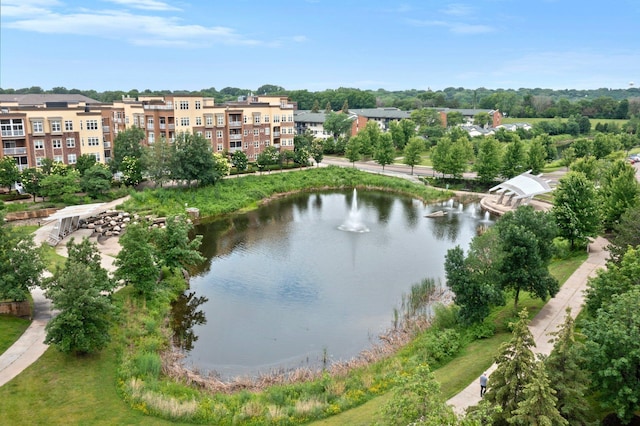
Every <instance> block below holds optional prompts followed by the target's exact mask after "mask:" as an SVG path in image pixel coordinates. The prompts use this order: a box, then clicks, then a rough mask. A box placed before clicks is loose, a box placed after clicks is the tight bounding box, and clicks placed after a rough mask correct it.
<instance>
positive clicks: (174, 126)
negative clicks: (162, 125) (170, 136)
mask: <svg viewBox="0 0 640 426" xmlns="http://www.w3.org/2000/svg"><path fill="white" fill-rule="evenodd" d="M167 128H168V129H169V130H175V129H176V125H175V124H173V123H169V124H167Z"/></svg>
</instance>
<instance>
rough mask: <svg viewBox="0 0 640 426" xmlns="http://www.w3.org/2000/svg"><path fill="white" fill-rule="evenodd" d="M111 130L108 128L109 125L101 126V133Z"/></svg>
mask: <svg viewBox="0 0 640 426" xmlns="http://www.w3.org/2000/svg"><path fill="white" fill-rule="evenodd" d="M109 132H111V129H110V128H109V126H102V133H109Z"/></svg>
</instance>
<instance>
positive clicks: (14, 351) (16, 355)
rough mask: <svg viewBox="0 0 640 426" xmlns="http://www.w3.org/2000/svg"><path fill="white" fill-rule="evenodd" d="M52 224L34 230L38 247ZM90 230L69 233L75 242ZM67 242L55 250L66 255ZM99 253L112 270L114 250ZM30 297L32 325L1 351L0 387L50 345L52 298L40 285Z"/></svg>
mask: <svg viewBox="0 0 640 426" xmlns="http://www.w3.org/2000/svg"><path fill="white" fill-rule="evenodd" d="M122 201H123V199H120V200H116V201H112V202H110V203H107V204H105V205H104V206H103V209H104V210H105V211H106V210H111V209H114V208H115V207H116V206H117V205H119V204H121V203H122ZM53 226H54V222H50V223H48V224H46V225H44V226H41V227H40V228H38V229H37V230H36V232H35V233H34V236H33V240H34V242H35V244H36V245H37V246H39V245H40V244H41V243H45V244H47V243H46V241H47V238H48V236H49V233H50V232H51V229H52V228H53ZM91 233H93V231H92V230H87V229H80V230H78V231H76V232H74V233H72V234H71V236H73V237H74V238H75V239H76V242H79V240H81V239H82V237H85V236H86V237H88V236H89V235H90V234H91ZM67 241H69V237H67V238H65V239H64V240H62V241H61V243H60V244H58V246H57V247H56V252H57V253H59V254H61V255H63V256H66V253H67V250H66V249H67V247H66V245H65V243H66V242H67ZM116 244H117V240H116V239H113V241H111V242H110V243H109V245H110V246H114V245H116ZM115 250H116V251H115V252H116V253H117V248H115ZM100 254H101V256H102V259H101V264H102V267H103V268H105V269H106V270H107V271H110V272H113V271H114V270H115V267H114V266H113V261H114V257H113V250H112V251H111V252H110V251H109V250H102V249H101V250H100ZM31 297H32V298H33V305H34V306H33V311H34V312H33V320H32V321H31V325H29V327H28V328H27V329H26V330H25V332H24V333H22V336H20V338H19V339H18V340H16V342H15V343H14V344H13V345H11V347H10V348H9V349H7V350H6V351H5V352H4V353H2V354H0V386H3V385H4V384H5V383H7V382H8V381H10V380H11V379H13V378H14V377H16V376H17V375H18V374H20V373H21V372H22V371H23V370H24V369H26V368H27V367H29V366H30V365H31V364H33V363H34V362H35V361H37V360H38V358H40V356H42V354H44V352H45V351H46V350H47V348H48V347H49V346H48V345H46V344H45V343H44V339H45V336H46V332H45V326H46V325H47V323H48V322H49V320H50V319H51V318H52V317H53V315H54V314H55V312H54V311H52V310H51V301H50V300H49V299H47V298H46V297H45V296H44V291H43V290H42V289H41V288H39V287H36V288H35V289H33V290H32V291H31Z"/></svg>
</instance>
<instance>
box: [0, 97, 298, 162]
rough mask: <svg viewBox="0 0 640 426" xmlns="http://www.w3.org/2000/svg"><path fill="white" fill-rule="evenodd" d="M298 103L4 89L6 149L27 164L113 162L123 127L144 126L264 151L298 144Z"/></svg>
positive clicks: (219, 148)
mask: <svg viewBox="0 0 640 426" xmlns="http://www.w3.org/2000/svg"><path fill="white" fill-rule="evenodd" d="M294 110H295V104H294V103H291V102H290V101H289V99H288V98H287V97H286V96H253V95H249V96H245V97H241V98H240V99H238V101H236V102H230V103H225V104H221V105H216V104H215V102H214V99H213V98H205V97H202V96H187V95H185V96H179V95H167V96H140V97H139V98H137V99H135V98H130V97H123V99H122V100H119V101H115V102H112V103H101V102H98V101H96V100H94V99H91V98H88V97H86V96H83V95H74V94H64V95H63V94H60V95H57V94H44V95H41V94H35V95H34V94H11V95H0V128H1V129H0V130H1V131H0V157H4V156H11V157H13V158H15V160H16V164H17V165H18V167H19V169H20V170H24V169H25V168H29V167H38V166H40V165H41V164H42V160H43V159H44V158H50V159H53V160H54V161H58V162H61V163H65V164H75V162H76V161H77V158H78V157H79V156H80V155H83V154H88V155H92V156H94V157H95V158H96V160H97V161H99V162H102V163H106V162H108V161H109V160H110V159H111V158H112V156H113V142H114V140H115V138H116V137H117V135H118V133H120V132H121V131H123V130H125V129H128V128H130V127H132V126H136V127H139V128H141V129H143V130H144V132H145V138H144V140H143V141H142V143H143V144H145V145H150V144H153V143H154V142H155V141H156V140H158V139H159V138H164V139H166V140H167V141H169V142H173V141H174V140H175V138H176V137H177V135H178V134H179V133H181V132H189V133H193V134H198V135H201V136H203V137H205V138H206V139H207V140H209V141H210V143H211V146H212V150H213V151H214V152H219V153H232V152H234V151H238V150H241V151H243V152H245V153H246V154H247V157H248V158H249V159H256V158H257V157H258V155H259V154H260V153H261V152H262V151H263V150H264V149H265V148H266V147H268V146H274V147H276V148H277V149H278V150H293V138H294V135H295V126H294V116H293V113H294Z"/></svg>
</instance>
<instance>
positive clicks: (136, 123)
mask: <svg viewBox="0 0 640 426" xmlns="http://www.w3.org/2000/svg"><path fill="white" fill-rule="evenodd" d="M80 123H82V121H80ZM133 125H134V126H136V127H138V116H137V115H134V116H133ZM80 129H82V124H80Z"/></svg>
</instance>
